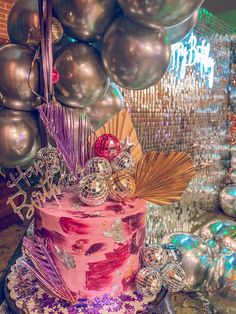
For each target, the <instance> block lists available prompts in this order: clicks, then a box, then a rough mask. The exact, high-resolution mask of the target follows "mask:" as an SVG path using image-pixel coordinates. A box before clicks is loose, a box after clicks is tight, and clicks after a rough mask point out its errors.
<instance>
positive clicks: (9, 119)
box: [0, 109, 40, 168]
mask: <svg viewBox="0 0 236 314" xmlns="http://www.w3.org/2000/svg"><path fill="white" fill-rule="evenodd" d="M0 138H1V145H0V166H1V167H3V168H14V167H16V166H17V165H18V166H21V167H23V168H25V167H27V166H29V165H30V164H31V163H32V162H33V160H34V157H35V155H36V153H37V151H38V150H39V149H40V138H39V132H38V123H37V120H36V117H35V115H34V114H33V113H31V112H23V111H18V110H11V109H2V110H0Z"/></svg>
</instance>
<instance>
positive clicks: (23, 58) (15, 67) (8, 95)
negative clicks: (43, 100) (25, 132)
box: [0, 44, 40, 111]
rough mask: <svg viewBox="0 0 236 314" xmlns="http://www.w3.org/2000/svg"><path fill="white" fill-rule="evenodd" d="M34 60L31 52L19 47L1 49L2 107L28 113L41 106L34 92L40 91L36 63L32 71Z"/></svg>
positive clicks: (0, 80)
mask: <svg viewBox="0 0 236 314" xmlns="http://www.w3.org/2000/svg"><path fill="white" fill-rule="evenodd" d="M33 58H34V54H33V52H32V51H31V50H29V49H27V48H25V47H22V46H19V45H11V44H10V45H7V46H4V47H2V48H0V69H1V75H0V94H1V95H2V97H0V99H1V98H2V101H1V103H0V105H3V106H4V107H7V108H11V109H17V110H26V111H28V110H33V109H34V108H35V107H37V106H38V105H39V104H40V99H39V98H38V97H37V96H35V95H34V93H33V92H32V90H34V91H35V92H38V91H39V68H38V64H37V62H36V63H34V65H33V67H32V70H31V64H32V61H33ZM30 70H31V72H30ZM29 83H30V87H31V88H30V87H29ZM31 89H32V90H31Z"/></svg>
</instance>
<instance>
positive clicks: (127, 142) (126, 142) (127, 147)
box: [121, 136, 134, 153]
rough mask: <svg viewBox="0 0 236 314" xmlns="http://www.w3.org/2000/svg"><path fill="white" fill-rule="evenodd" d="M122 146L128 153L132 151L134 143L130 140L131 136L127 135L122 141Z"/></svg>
mask: <svg viewBox="0 0 236 314" xmlns="http://www.w3.org/2000/svg"><path fill="white" fill-rule="evenodd" d="M121 147H122V149H123V150H126V151H127V152H128V153H130V152H131V149H132V148H133V147H134V144H133V143H131V142H130V139H129V137H128V136H127V137H126V138H125V139H124V140H123V141H121Z"/></svg>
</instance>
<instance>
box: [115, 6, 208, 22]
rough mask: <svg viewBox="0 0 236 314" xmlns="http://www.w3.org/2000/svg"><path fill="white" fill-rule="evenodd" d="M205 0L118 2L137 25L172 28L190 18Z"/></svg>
mask: <svg viewBox="0 0 236 314" xmlns="http://www.w3.org/2000/svg"><path fill="white" fill-rule="evenodd" d="M203 1H204V0H194V1H193V0H118V2H119V4H120V6H121V7H122V9H123V10H124V12H125V13H126V14H127V15H128V16H129V17H130V18H131V19H132V20H134V21H135V22H136V23H139V24H141V25H144V26H146V27H151V28H159V27H170V26H173V25H176V24H179V23H181V22H183V21H185V20H186V19H187V18H189V17H190V16H191V15H192V14H193V13H194V12H195V11H196V10H197V9H198V8H199V7H200V6H201V4H202V3H203Z"/></svg>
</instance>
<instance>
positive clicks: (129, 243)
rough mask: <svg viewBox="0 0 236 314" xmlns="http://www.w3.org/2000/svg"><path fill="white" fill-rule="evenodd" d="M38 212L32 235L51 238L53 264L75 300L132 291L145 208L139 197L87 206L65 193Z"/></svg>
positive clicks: (73, 195) (143, 234)
mask: <svg viewBox="0 0 236 314" xmlns="http://www.w3.org/2000/svg"><path fill="white" fill-rule="evenodd" d="M59 202H60V206H59V204H58V202H56V201H51V202H47V203H46V204H45V205H44V207H43V208H41V210H38V211H37V212H36V218H35V227H36V233H38V234H40V235H41V236H42V237H44V238H50V248H51V251H52V256H53V259H54V262H55V264H56V266H57V268H58V270H59V272H60V274H61V275H62V277H63V279H64V281H65V283H66V285H67V287H68V288H69V289H70V290H71V291H72V292H73V293H74V294H75V296H76V297H77V298H83V297H86V298H93V297H96V296H102V295H103V294H104V293H109V294H110V295H112V296H115V295H117V294H120V293H123V292H125V291H127V290H130V289H132V287H133V283H134V277H135V275H136V273H137V271H138V270H139V269H140V266H141V265H140V253H141V248H142V245H143V243H144V239H145V219H146V206H145V202H144V201H143V200H141V199H134V200H132V201H129V202H126V203H125V204H123V203H117V202H106V203H104V204H103V205H101V206H97V207H89V206H85V205H83V204H81V203H80V201H79V199H78V198H77V197H76V194H75V193H73V192H67V191H63V194H62V196H61V197H60V200H59Z"/></svg>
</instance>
